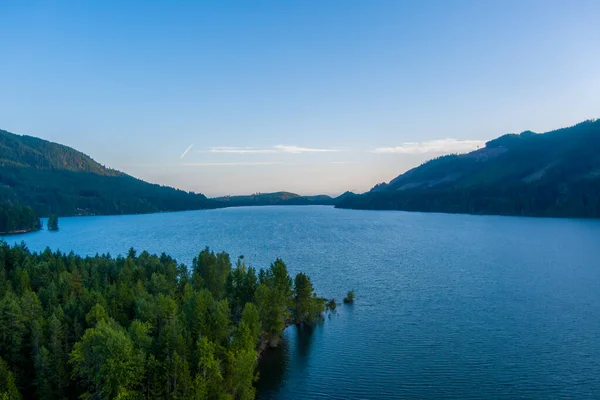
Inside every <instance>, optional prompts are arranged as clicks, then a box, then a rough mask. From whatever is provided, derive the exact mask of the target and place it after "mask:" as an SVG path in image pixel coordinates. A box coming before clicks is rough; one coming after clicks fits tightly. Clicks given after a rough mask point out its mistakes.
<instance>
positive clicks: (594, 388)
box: [5, 206, 600, 399]
mask: <svg viewBox="0 0 600 400" xmlns="http://www.w3.org/2000/svg"><path fill="white" fill-rule="evenodd" d="M59 224H60V231H59V232H48V231H45V230H44V231H41V232H35V233H31V234H27V235H22V236H11V237H7V238H5V240H7V241H8V242H9V243H13V242H18V241H21V240H23V241H24V242H25V243H26V244H27V246H28V247H29V248H30V249H32V250H43V249H44V248H45V247H46V246H49V247H50V248H52V249H54V250H55V249H60V250H62V251H70V250H73V251H75V252H76V253H79V254H83V255H86V254H87V255H93V254H95V253H106V252H110V254H112V255H117V254H125V253H126V252H127V250H128V249H129V247H132V246H133V247H135V248H136V249H137V250H140V251H141V250H148V251H149V252H153V253H160V252H163V251H164V252H167V253H168V254H170V255H172V256H174V257H175V258H177V260H178V261H180V262H184V263H186V264H188V265H189V264H190V263H191V260H192V258H193V257H194V256H195V255H196V254H197V253H198V252H199V251H200V250H201V249H202V248H204V247H205V246H210V247H211V248H212V249H214V250H219V251H220V250H225V251H227V252H229V253H230V254H231V255H232V256H233V257H235V256H237V255H242V254H243V255H244V256H245V258H246V261H247V262H248V263H249V264H251V265H253V266H256V267H265V266H268V264H269V263H270V262H272V261H273V260H274V259H275V258H276V257H281V258H282V259H283V260H284V261H285V262H286V264H287V265H288V268H289V270H290V273H292V274H295V273H296V272H299V271H304V272H307V273H308V274H309V275H310V277H311V279H312V281H313V283H314V286H315V288H316V290H317V291H318V293H319V294H320V295H323V296H326V297H335V298H336V299H338V300H341V299H342V298H343V297H344V295H345V293H346V291H348V290H350V289H356V295H357V300H356V303H355V304H354V305H352V306H340V307H338V312H337V313H336V314H335V315H333V316H332V317H331V318H327V319H326V320H325V322H324V323H323V324H321V325H320V326H318V327H316V328H315V329H314V330H313V331H312V332H307V331H299V330H297V329H296V328H294V327H292V328H289V329H288V330H287V331H286V332H285V334H284V341H283V343H282V345H281V347H280V348H278V349H275V350H274V351H271V352H269V353H267V354H266V355H265V358H264V360H263V362H262V363H261V370H260V373H261V379H260V381H259V383H258V386H259V397H260V398H261V399H275V398H282V399H300V398H309V399H318V398H327V399H396V398H419V399H439V398H452V399H474V398H486V399H493V398H504V399H513V398H528V399H534V398H535V399H551V398H578V399H580V398H600V221H593V220H573V219H534V218H516V217H514V218H513V217H496V216H469V215H446V214H423V213H405V212H385V211H384V212H373V211H354V210H336V209H333V208H331V207H316V206H314V207H313V206H311V207H255V208H232V209H223V210H209V211H194V212H181V213H163V214H152V215H135V216H110V217H76V218H62V219H60V221H59Z"/></svg>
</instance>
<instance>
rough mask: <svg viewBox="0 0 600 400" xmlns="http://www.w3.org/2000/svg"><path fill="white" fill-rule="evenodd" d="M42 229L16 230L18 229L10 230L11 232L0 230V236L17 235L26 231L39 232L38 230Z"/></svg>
mask: <svg viewBox="0 0 600 400" xmlns="http://www.w3.org/2000/svg"><path fill="white" fill-rule="evenodd" d="M41 230H42V229H41V228H40V229H20V230H16V231H10V232H0V236H15V235H22V234H24V233H31V232H37V231H41Z"/></svg>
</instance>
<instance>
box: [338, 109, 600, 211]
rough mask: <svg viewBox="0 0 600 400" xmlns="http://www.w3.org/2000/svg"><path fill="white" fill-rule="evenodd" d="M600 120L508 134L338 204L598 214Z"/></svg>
mask: <svg viewBox="0 0 600 400" xmlns="http://www.w3.org/2000/svg"><path fill="white" fill-rule="evenodd" d="M599 152H600V120H590V121H585V122H582V123H580V124H577V125H575V126H572V127H569V128H563V129H558V130H555V131H551V132H547V133H544V134H536V133H533V132H530V131H527V132H523V133H521V134H518V135H517V134H508V135H504V136H501V137H499V138H497V139H494V140H491V141H489V142H487V143H486V146H485V147H484V148H482V149H479V150H476V151H473V152H470V153H468V154H460V155H457V154H454V155H448V156H444V157H439V158H436V159H433V160H431V161H429V162H426V163H424V164H422V165H421V166H419V167H417V168H414V169H412V170H410V171H407V172H406V173H404V174H402V175H400V176H398V177H397V178H395V179H393V180H392V181H390V182H389V183H387V184H385V183H383V184H379V185H377V186H375V187H374V188H373V189H371V191H370V192H368V193H365V194H362V195H357V196H349V197H347V198H345V199H343V200H341V201H339V202H338V203H337V205H336V206H337V207H340V208H357V209H393V210H407V211H432V212H450V213H475V214H501V215H529V216H556V217H600V157H599Z"/></svg>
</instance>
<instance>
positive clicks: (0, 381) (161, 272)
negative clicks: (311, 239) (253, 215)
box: [0, 242, 324, 400]
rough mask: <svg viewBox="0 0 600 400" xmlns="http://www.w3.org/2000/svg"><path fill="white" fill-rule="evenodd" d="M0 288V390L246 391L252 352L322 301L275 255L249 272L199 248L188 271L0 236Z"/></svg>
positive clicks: (35, 395) (314, 313)
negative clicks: (15, 242)
mask: <svg viewBox="0 0 600 400" xmlns="http://www.w3.org/2000/svg"><path fill="white" fill-rule="evenodd" d="M259 277H260V278H259ZM259 281H260V282H259ZM0 294H2V297H0V357H1V359H0V396H4V397H0V399H2V400H4V399H5V398H8V399H20V398H21V397H22V398H26V399H44V400H46V399H57V398H58V399H73V400H74V399H80V398H83V399H98V398H102V399H248V400H250V399H254V398H255V389H254V383H255V381H256V378H257V375H256V363H257V356H258V351H260V349H264V348H265V347H266V346H268V345H274V344H276V343H277V341H278V338H279V336H280V335H281V333H282V330H283V329H284V328H285V327H286V326H288V325H290V324H293V323H297V322H304V323H310V322H311V321H314V320H315V319H316V318H318V317H319V315H321V313H322V311H323V309H324V302H323V300H318V299H317V297H316V295H315V294H314V292H313V289H312V283H311V281H310V278H309V277H308V276H306V275H304V274H298V275H297V276H296V279H295V280H294V281H292V279H291V278H290V276H289V275H288V272H287V267H286V265H285V263H284V262H283V261H282V260H276V261H275V262H274V263H273V264H272V265H271V266H270V267H269V268H268V269H267V270H260V271H259V272H258V273H256V270H255V269H254V268H252V267H247V266H246V265H245V264H244V263H243V260H242V259H239V260H238V262H237V264H236V266H235V267H232V265H231V262H230V258H229V255H228V254H226V253H219V254H215V253H214V252H212V251H210V250H209V249H204V250H203V251H201V252H200V253H199V255H198V257H196V259H195V260H194V264H193V270H192V272H191V274H190V273H189V272H188V270H187V267H185V266H182V265H178V264H177V262H176V261H175V260H174V259H172V258H171V257H169V256H167V255H165V254H162V255H160V256H156V255H150V254H148V253H147V252H142V253H139V254H137V253H136V252H135V250H133V249H131V250H130V251H129V252H128V254H127V257H117V258H112V257H111V256H109V255H97V256H95V257H86V258H82V257H79V256H77V255H75V254H73V253H69V254H64V253H61V252H52V251H50V250H46V251H44V252H42V253H32V252H30V251H29V250H28V249H27V248H26V247H25V246H24V245H20V246H12V247H11V246H8V245H7V244H6V243H4V242H0Z"/></svg>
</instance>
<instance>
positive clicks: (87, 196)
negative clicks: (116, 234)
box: [0, 130, 222, 216]
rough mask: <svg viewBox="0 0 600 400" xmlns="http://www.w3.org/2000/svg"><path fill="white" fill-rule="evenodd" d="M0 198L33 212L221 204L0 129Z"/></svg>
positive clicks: (110, 211)
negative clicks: (28, 207)
mask: <svg viewBox="0 0 600 400" xmlns="http://www.w3.org/2000/svg"><path fill="white" fill-rule="evenodd" d="M0 202H10V203H15V204H23V205H28V206H31V207H33V209H34V210H36V211H37V213H38V214H39V215H42V216H44V215H49V214H52V213H54V214H58V215H89V214H136V213H149V212H159V211H181V210H194V209H204V208H217V207H222V205H221V204H219V203H218V202H215V201H212V200H209V199H207V198H206V197H205V196H204V195H202V194H196V193H191V192H186V191H183V190H178V189H174V188H171V187H167V186H161V185H155V184H151V183H148V182H144V181H142V180H140V179H137V178H134V177H132V176H129V175H127V174H125V173H123V172H120V171H117V170H114V169H110V168H106V167H104V166H103V165H101V164H99V163H98V162H96V161H94V160H93V159H92V158H91V157H89V156H87V155H86V154H83V153H81V152H79V151H77V150H75V149H72V148H70V147H67V146H64V145H61V144H57V143H53V142H49V141H47V140H43V139H39V138H35V137H32V136H24V135H16V134H13V133H10V132H7V131H3V130H0Z"/></svg>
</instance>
